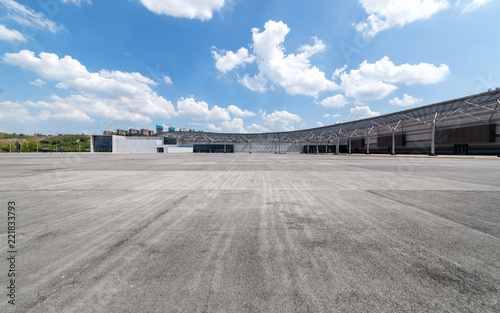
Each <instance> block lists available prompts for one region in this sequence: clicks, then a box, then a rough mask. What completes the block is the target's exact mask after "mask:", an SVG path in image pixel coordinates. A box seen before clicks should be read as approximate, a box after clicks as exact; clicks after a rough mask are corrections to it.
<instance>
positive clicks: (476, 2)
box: [462, 0, 491, 13]
mask: <svg viewBox="0 0 500 313" xmlns="http://www.w3.org/2000/svg"><path fill="white" fill-rule="evenodd" d="M489 2H491V0H472V1H470V2H469V3H467V4H466V5H465V8H464V9H463V10H462V13H467V12H472V11H475V10H477V9H478V8H479V7H481V6H483V5H485V4H487V3H489Z"/></svg>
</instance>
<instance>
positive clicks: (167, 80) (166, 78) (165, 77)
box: [163, 75, 173, 85]
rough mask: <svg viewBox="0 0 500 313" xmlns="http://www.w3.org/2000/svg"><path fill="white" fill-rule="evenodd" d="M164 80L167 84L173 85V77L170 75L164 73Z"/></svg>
mask: <svg viewBox="0 0 500 313" xmlns="http://www.w3.org/2000/svg"><path fill="white" fill-rule="evenodd" d="M163 81H164V82H165V84H167V85H172V84H173V82H172V79H171V78H170V77H168V76H165V75H163Z"/></svg>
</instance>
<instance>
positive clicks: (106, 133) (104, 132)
mask: <svg viewBox="0 0 500 313" xmlns="http://www.w3.org/2000/svg"><path fill="white" fill-rule="evenodd" d="M102 134H103V135H113V132H112V131H110V130H105V131H103V132H102Z"/></svg>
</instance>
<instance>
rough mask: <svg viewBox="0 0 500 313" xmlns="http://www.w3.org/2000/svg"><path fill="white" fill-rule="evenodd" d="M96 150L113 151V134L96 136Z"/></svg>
mask: <svg viewBox="0 0 500 313" xmlns="http://www.w3.org/2000/svg"><path fill="white" fill-rule="evenodd" d="M94 152H113V136H95V137H94Z"/></svg>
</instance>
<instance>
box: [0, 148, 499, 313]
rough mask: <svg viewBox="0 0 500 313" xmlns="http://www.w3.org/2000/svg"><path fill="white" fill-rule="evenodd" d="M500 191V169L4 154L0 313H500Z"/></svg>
mask: <svg viewBox="0 0 500 313" xmlns="http://www.w3.org/2000/svg"><path fill="white" fill-rule="evenodd" d="M499 191H500V158H496V157H483V158H481V157H479V158H469V157H422V156H414V157H412V156H377V155H370V156H365V155H341V156H334V155H275V154H83V153H82V154H77V153H74V154H71V153H67V154H66V153H61V154H0V199H1V206H0V238H1V240H0V242H1V245H0V249H1V250H0V251H1V252H0V253H1V255H2V257H1V259H2V261H1V262H0V287H1V288H2V290H4V291H3V292H2V295H0V301H1V302H0V312H500V192H499ZM9 202H14V203H15V204H14V205H11V206H12V207H14V210H11V211H13V212H14V211H15V214H16V215H15V253H8V252H7V251H11V250H10V249H9V247H8V235H9V228H8V227H9V224H8V222H9V221H12V219H10V220H8V216H9V215H8V211H9V204H8V203H9ZM10 225H12V224H10ZM11 230H12V229H11ZM11 234H12V231H11ZM12 254H14V256H15V257H14V260H15V261H14V262H13V263H14V273H15V275H16V276H15V282H14V285H15V286H14V296H15V297H14V298H15V305H12V304H10V303H8V301H10V300H12V296H11V295H10V294H12V292H11V290H12V288H10V289H9V286H10V285H11V282H10V279H12V277H8V274H9V273H12V271H11V272H9V270H11V269H12V262H11V260H12V258H10V259H9V257H10V256H12ZM8 294H9V296H8ZM16 310H17V311H16Z"/></svg>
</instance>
